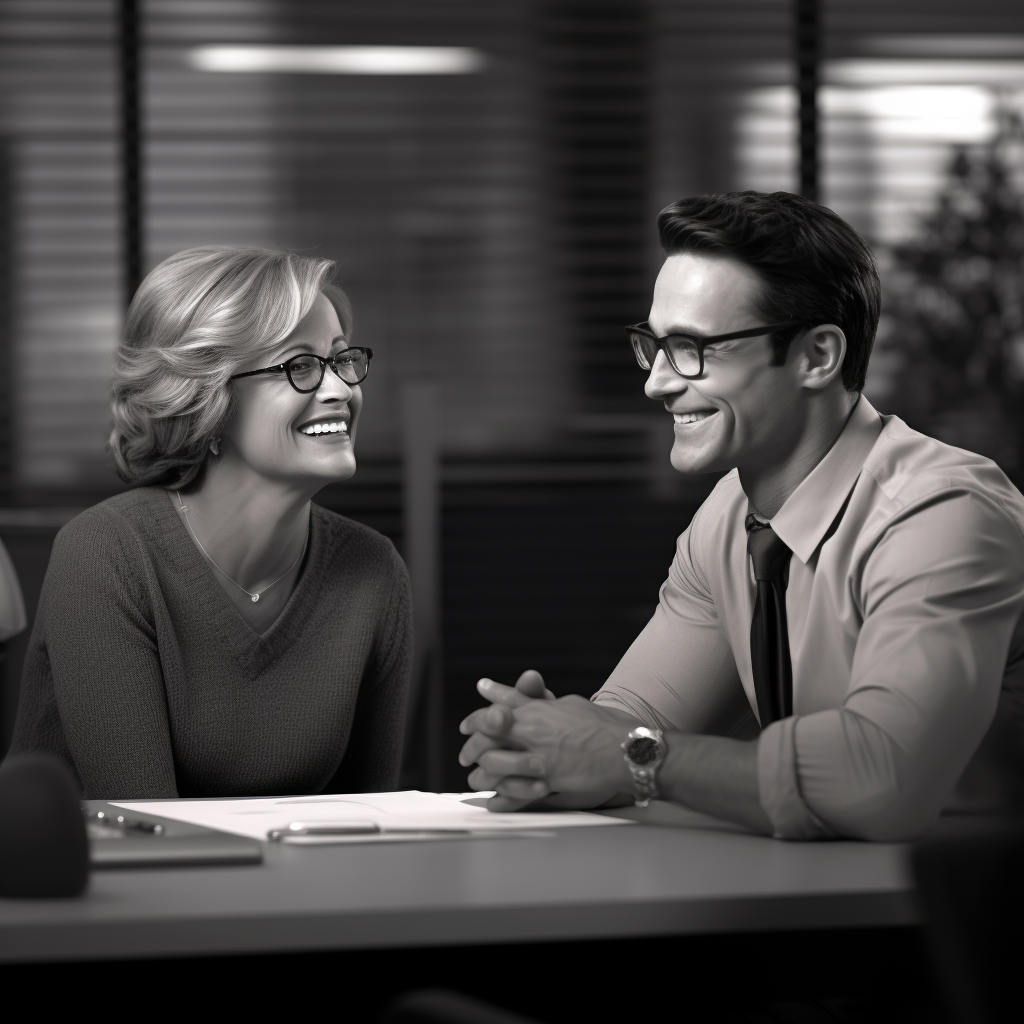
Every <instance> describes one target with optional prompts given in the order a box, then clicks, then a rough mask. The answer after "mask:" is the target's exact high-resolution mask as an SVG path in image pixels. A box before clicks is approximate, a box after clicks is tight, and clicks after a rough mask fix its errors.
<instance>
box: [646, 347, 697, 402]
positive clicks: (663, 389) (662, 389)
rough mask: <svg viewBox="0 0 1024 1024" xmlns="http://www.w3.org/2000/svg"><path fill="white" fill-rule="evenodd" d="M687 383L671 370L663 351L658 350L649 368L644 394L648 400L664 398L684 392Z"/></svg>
mask: <svg viewBox="0 0 1024 1024" xmlns="http://www.w3.org/2000/svg"><path fill="white" fill-rule="evenodd" d="M687 387H688V382H687V380H686V378H685V377H681V376H680V375H679V374H678V373H676V371H675V370H673V369H672V366H671V364H670V363H669V361H668V357H667V356H666V355H665V351H664V349H658V354H657V355H656V356H655V357H654V365H653V366H652V367H651V372H650V375H649V376H648V378H647V383H646V384H645V385H644V392H645V394H646V395H647V397H648V398H664V397H665V396H666V395H676V394H679V393H680V392H682V391H685V390H686V389H687Z"/></svg>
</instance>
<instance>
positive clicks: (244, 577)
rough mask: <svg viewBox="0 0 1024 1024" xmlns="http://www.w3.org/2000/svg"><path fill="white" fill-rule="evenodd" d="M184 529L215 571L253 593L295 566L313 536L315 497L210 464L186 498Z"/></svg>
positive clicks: (290, 486) (242, 469)
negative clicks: (311, 505) (312, 501)
mask: <svg viewBox="0 0 1024 1024" xmlns="http://www.w3.org/2000/svg"><path fill="white" fill-rule="evenodd" d="M171 497H172V499H173V500H174V504H175V506H176V507H178V508H179V510H180V505H185V506H186V508H187V510H188V511H187V513H185V519H186V525H187V526H188V527H189V528H190V529H191V531H192V534H193V536H194V538H195V539H196V541H198V543H199V544H200V545H201V547H202V549H203V550H205V553H206V555H207V557H208V558H209V559H211V560H212V561H213V562H214V564H215V565H216V567H217V568H218V569H220V570H221V572H222V573H224V574H225V575H226V576H228V577H229V578H230V579H231V580H232V581H233V582H234V583H236V584H237V585H238V586H239V587H241V588H242V589H244V590H246V591H249V592H252V593H255V592H258V591H260V590H262V589H263V588H265V587H267V586H269V585H270V582H271V581H272V580H275V579H276V578H278V577H279V576H280V575H281V574H282V573H284V572H286V571H287V570H288V568H289V566H290V565H291V564H292V563H293V562H295V561H296V559H297V557H298V555H299V553H300V552H301V550H302V547H303V545H304V544H305V543H306V536H307V533H308V531H309V503H310V499H311V498H312V494H310V493H309V491H308V490H306V489H300V488H298V487H296V486H295V485H294V483H292V484H284V483H277V482H274V481H269V480H267V479H265V478H263V477H259V478H257V477H256V476H255V475H254V474H253V473H252V471H251V470H249V469H247V468H246V467H236V466H233V465H232V464H231V463H230V462H228V461H226V460H225V461H223V462H218V463H214V464H212V465H211V466H210V467H209V469H208V471H207V474H206V477H205V479H204V480H203V484H202V486H201V487H200V488H199V489H198V490H197V491H193V492H191V493H189V494H182V495H181V496H180V502H179V499H178V496H177V495H176V494H172V495H171Z"/></svg>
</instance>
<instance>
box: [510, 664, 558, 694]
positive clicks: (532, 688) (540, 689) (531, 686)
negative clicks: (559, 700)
mask: <svg viewBox="0 0 1024 1024" xmlns="http://www.w3.org/2000/svg"><path fill="white" fill-rule="evenodd" d="M516 689H517V690H518V691H519V692H520V693H521V694H523V695H524V696H526V697H533V698H534V699H538V698H539V699H543V700H554V699H555V695H554V694H553V693H552V692H551V691H550V690H549V689H547V687H546V686H545V685H544V677H543V676H542V675H541V674H540V673H539V672H538V671H537V670H536V669H535V668H528V669H527V670H526V671H525V672H524V673H523V674H522V675H521V676H520V677H519V678H518V679H517V680H516Z"/></svg>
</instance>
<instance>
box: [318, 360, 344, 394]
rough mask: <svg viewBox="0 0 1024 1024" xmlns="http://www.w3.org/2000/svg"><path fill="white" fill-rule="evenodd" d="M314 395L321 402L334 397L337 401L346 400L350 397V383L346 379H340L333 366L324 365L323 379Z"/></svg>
mask: <svg viewBox="0 0 1024 1024" xmlns="http://www.w3.org/2000/svg"><path fill="white" fill-rule="evenodd" d="M316 397H317V398H318V399H319V400H320V401H321V402H326V401H329V400H331V399H336V400H337V401H339V402H347V401H349V399H351V397H352V385H351V384H349V383H348V382H347V381H344V380H342V379H341V377H340V376H338V374H337V373H335V371H334V368H333V367H331V366H327V367H325V370H324V379H323V380H322V381H321V382H320V387H318V388H317V390H316Z"/></svg>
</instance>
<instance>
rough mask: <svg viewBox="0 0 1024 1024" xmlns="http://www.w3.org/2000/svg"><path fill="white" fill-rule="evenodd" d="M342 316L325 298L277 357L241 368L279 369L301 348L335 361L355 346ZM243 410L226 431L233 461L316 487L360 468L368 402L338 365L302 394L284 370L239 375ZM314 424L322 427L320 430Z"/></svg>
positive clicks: (225, 450) (226, 453) (225, 449)
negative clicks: (358, 446)
mask: <svg viewBox="0 0 1024 1024" xmlns="http://www.w3.org/2000/svg"><path fill="white" fill-rule="evenodd" d="M347 344H348V343H347V342H346V340H345V336H344V334H343V333H342V330H341V324H340V323H339V322H338V314H337V313H336V312H335V310H334V307H333V306H332V305H331V303H330V302H329V301H328V299H327V297H326V296H324V295H322V294H321V295H318V296H317V298H316V302H314V303H313V307H312V308H311V309H310V311H309V312H308V313H307V314H306V316H305V317H304V318H303V319H302V321H301V322H300V323H299V325H298V327H296V328H295V330H294V331H292V333H291V334H290V335H289V336H288V337H287V338H286V339H285V340H284V341H283V342H282V343H281V345H280V346H279V347H278V348H277V349H276V350H275V351H274V352H273V353H272V354H271V356H270V358H269V359H266V360H263V361H257V362H252V363H251V365H250V364H249V363H246V364H245V365H243V366H240V367H239V368H238V371H237V372H238V373H243V372H245V371H246V370H258V369H261V368H262V367H263V366H274V365H276V364H278V363H283V362H284V361H285V360H286V359H289V358H291V357H292V356H295V355H299V354H300V353H311V354H313V355H318V356H323V357H324V358H327V357H329V356H332V355H334V354H335V353H336V352H338V351H340V350H341V349H343V348H346V347H347ZM231 386H232V387H233V388H234V389H235V410H234V412H233V414H232V416H231V418H230V420H229V421H228V423H227V425H226V426H225V428H224V430H223V431H222V433H221V453H222V458H223V459H224V460H225V461H236V460H237V461H240V462H241V463H242V464H243V465H244V466H247V467H248V468H249V469H251V470H253V471H254V472H255V473H257V474H259V475H260V476H262V477H265V478H267V479H270V480H275V481H279V482H282V483H295V484H299V483H305V484H307V485H308V486H311V487H312V488H314V489H315V490H318V489H319V488H320V487H322V486H324V484H327V483H330V482H331V481H332V480H344V479H346V478H347V477H350V476H351V475H352V474H353V473H354V472H355V471H356V457H355V450H354V447H353V444H354V442H355V432H356V421H357V420H358V418H359V410H360V408H361V407H362V404H363V393H362V390H361V388H360V387H359V385H358V384H355V385H353V384H346V383H345V382H344V381H343V380H341V379H340V378H339V377H338V375H337V374H335V373H334V372H333V371H332V370H331V369H330V367H328V368H327V372H326V373H325V374H324V379H323V383H322V384H321V385H320V387H319V389H318V390H316V391H314V392H312V393H310V394H308V395H304V394H300V393H299V392H298V391H296V390H295V389H294V388H293V387H292V386H291V384H289V383H288V377H287V375H286V374H284V373H261V374H258V375H257V376H254V377H243V378H242V379H241V380H234V381H232V382H231ZM314 427H318V428H319V430H320V432H319V433H317V432H316V431H315V430H314Z"/></svg>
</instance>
